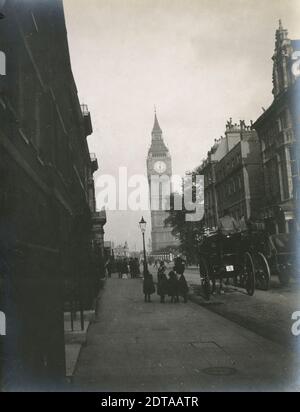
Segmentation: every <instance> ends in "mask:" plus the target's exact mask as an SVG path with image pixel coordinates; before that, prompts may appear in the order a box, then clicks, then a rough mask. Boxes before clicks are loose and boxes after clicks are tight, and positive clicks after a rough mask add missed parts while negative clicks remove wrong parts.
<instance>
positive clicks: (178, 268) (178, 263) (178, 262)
mask: <svg viewBox="0 0 300 412" xmlns="http://www.w3.org/2000/svg"><path fill="white" fill-rule="evenodd" d="M174 270H175V272H176V273H177V274H178V275H183V273H184V270H185V261H184V260H183V259H182V257H181V256H177V257H176V258H175V260H174Z"/></svg>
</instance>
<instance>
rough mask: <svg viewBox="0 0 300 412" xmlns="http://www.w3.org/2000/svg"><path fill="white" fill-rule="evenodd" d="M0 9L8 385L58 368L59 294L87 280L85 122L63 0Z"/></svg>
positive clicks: (1, 248)
mask: <svg viewBox="0 0 300 412" xmlns="http://www.w3.org/2000/svg"><path fill="white" fill-rule="evenodd" d="M2 12H3V13H4V15H5V18H4V19H2V20H0V50H2V51H4V52H5V54H6V59H7V72H6V76H3V77H2V78H1V84H0V87H1V89H0V170H1V173H0V273H1V306H2V307H1V308H0V309H1V310H4V312H5V313H6V315H7V335H6V336H5V337H1V350H2V353H3V358H4V359H5V361H4V364H3V365H2V366H3V370H4V372H9V373H5V374H4V375H5V382H6V384H7V382H10V384H12V383H13V384H14V385H15V386H17V385H18V384H20V385H23V384H24V382H25V381H26V382H27V384H28V385H30V384H31V383H39V384H40V383H42V382H51V381H56V382H58V378H62V377H63V376H64V335H63V332H64V331H63V303H64V300H66V299H70V296H71V295H73V296H74V294H75V295H76V296H77V298H79V299H85V297H86V295H85V288H84V286H85V285H86V283H89V282H86V279H87V278H88V276H89V264H90V259H89V257H90V241H91V213H90V208H89V191H88V179H89V177H90V176H91V160H90V155H89V150H88V145H87V141H86V137H87V134H89V133H90V132H91V130H90V129H91V128H90V127H89V128H88V129H89V130H87V127H86V119H87V118H88V117H89V114H86V115H85V116H84V117H83V115H82V111H81V107H80V104H79V101H78V97H77V90H76V85H75V82H74V79H73V75H72V71H71V66H70V58H69V51H68V42H67V34H66V27H65V21H64V13H63V6H62V2H61V1H60V0H51V1H43V0H34V1H33V0H27V1H26V2H24V1H22V0H10V1H9V2H6V3H5V5H4V8H3V10H2ZM87 120H88V119H87ZM3 285H4V286H3ZM80 291H82V292H80ZM80 293H83V295H84V296H81V295H80ZM79 295H80V296H79ZM2 308H3V309H2Z"/></svg>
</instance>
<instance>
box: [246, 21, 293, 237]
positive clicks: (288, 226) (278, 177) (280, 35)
mask: <svg viewBox="0 0 300 412" xmlns="http://www.w3.org/2000/svg"><path fill="white" fill-rule="evenodd" d="M299 50H300V40H290V39H289V38H288V32H287V30H286V29H284V28H283V26H282V24H281V22H279V28H278V29H277V30H276V35H275V51H274V54H273V57H272V59H273V91H272V92H273V97H274V99H273V102H272V104H271V105H270V107H269V108H268V109H267V110H265V111H264V113H263V114H262V115H261V116H260V117H259V118H258V119H257V120H256V122H255V123H254V125H253V127H254V129H255V130H256V131H257V133H258V136H259V139H260V142H261V150H262V162H263V173H264V187H265V192H264V205H263V214H264V218H265V220H266V221H267V223H268V228H269V230H270V231H271V232H272V233H289V232H291V231H293V230H296V228H297V222H296V221H297V219H296V218H297V215H296V203H297V202H296V200H297V199H299V195H298V193H299V191H298V187H299V156H298V154H299V122H300V112H299V70H293V65H294V63H295V59H294V52H295V51H299ZM298 64H299V62H298ZM298 222H299V221H298ZM298 228H299V225H298Z"/></svg>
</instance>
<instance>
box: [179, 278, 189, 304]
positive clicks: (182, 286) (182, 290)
mask: <svg viewBox="0 0 300 412" xmlns="http://www.w3.org/2000/svg"><path fill="white" fill-rule="evenodd" d="M188 291H189V287H188V284H187V281H186V279H185V277H184V274H183V273H182V274H181V275H180V277H179V279H178V294H179V296H182V297H183V301H184V303H187V294H188Z"/></svg>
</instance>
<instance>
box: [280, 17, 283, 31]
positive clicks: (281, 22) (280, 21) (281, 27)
mask: <svg viewBox="0 0 300 412" xmlns="http://www.w3.org/2000/svg"><path fill="white" fill-rule="evenodd" d="M282 29H283V27H282V21H281V19H279V30H282Z"/></svg>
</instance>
